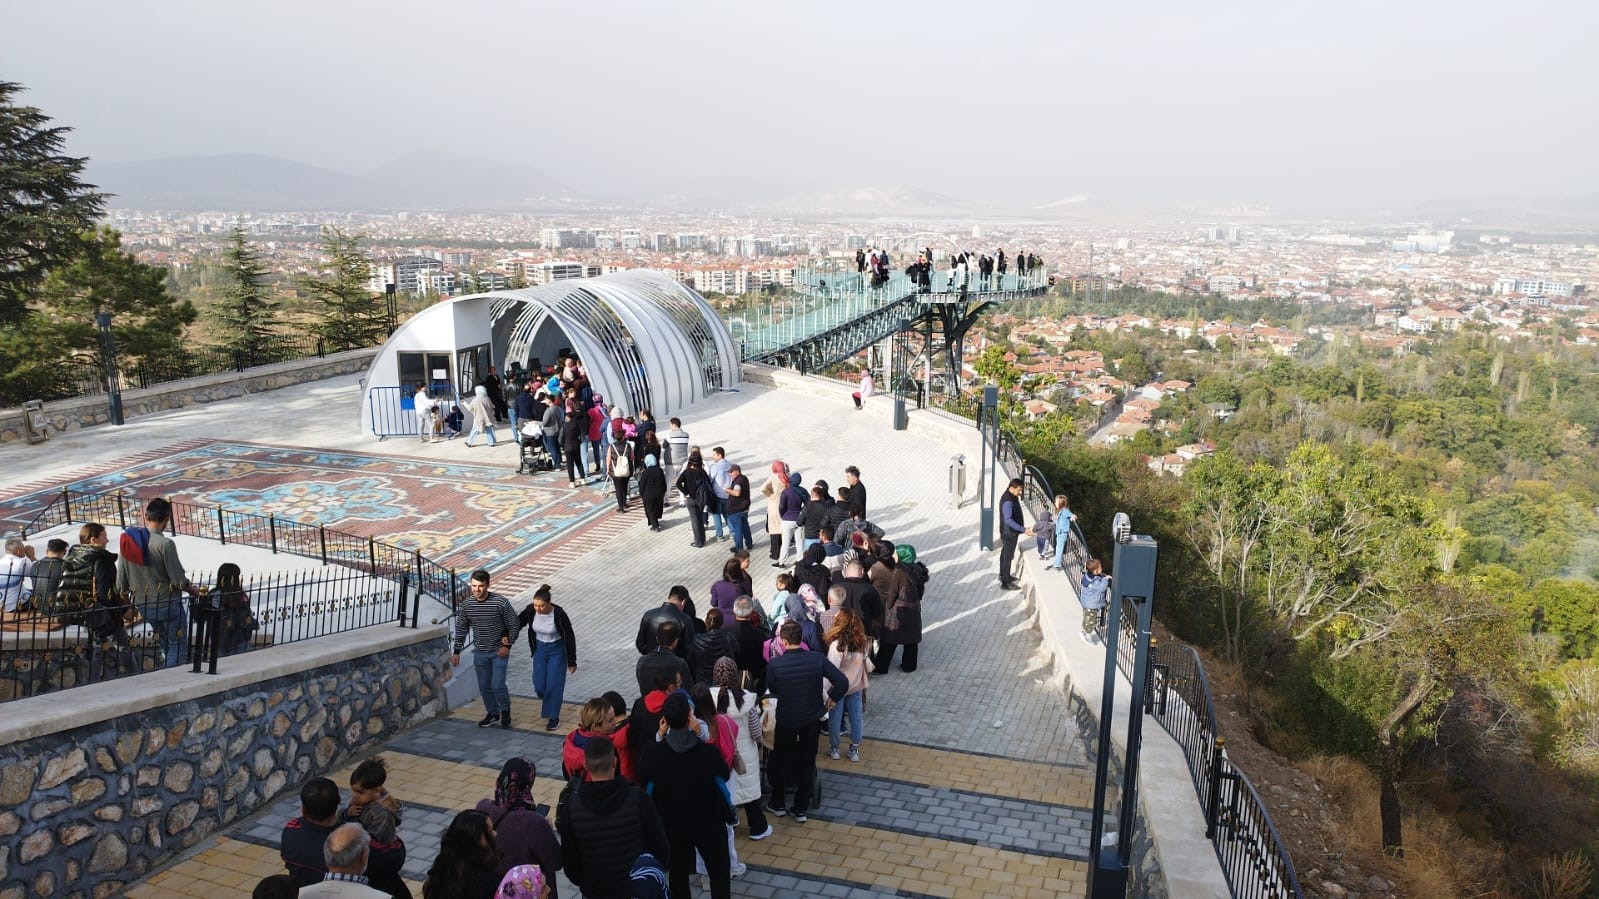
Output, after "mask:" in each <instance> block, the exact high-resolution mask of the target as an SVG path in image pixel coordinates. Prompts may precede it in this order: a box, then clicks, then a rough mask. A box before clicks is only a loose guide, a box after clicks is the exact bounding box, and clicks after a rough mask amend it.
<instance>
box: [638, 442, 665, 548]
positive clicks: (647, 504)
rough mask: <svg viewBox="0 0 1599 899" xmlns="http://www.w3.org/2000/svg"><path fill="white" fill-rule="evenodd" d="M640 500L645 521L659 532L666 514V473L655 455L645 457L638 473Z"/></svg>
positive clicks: (653, 529) (650, 454)
mask: <svg viewBox="0 0 1599 899" xmlns="http://www.w3.org/2000/svg"><path fill="white" fill-rule="evenodd" d="M652 436H653V432H652ZM638 498H639V501H640V502H642V503H643V504H644V520H645V521H646V522H648V523H649V526H650V530H652V531H659V530H660V529H661V516H662V515H663V514H665V512H666V471H665V470H663V469H662V468H661V462H660V459H659V458H657V456H656V454H655V453H648V454H646V455H645V456H644V469H643V470H642V471H640V472H639V473H638Z"/></svg>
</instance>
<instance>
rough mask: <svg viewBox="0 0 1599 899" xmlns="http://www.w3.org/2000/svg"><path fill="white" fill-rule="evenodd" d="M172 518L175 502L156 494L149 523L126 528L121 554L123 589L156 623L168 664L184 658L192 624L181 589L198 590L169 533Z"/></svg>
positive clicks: (149, 510)
mask: <svg viewBox="0 0 1599 899" xmlns="http://www.w3.org/2000/svg"><path fill="white" fill-rule="evenodd" d="M171 524H172V504H171V503H170V502H167V501H166V500H165V499H162V498H161V497H159V496H158V497H156V498H155V499H152V500H150V502H149V503H148V504H146V505H145V507H144V526H143V527H133V528H128V529H126V530H124V531H123V532H122V542H121V544H120V545H119V546H118V548H119V549H120V550H121V552H120V553H119V554H118V555H119V557H118V559H117V592H118V593H120V594H122V595H123V596H125V597H127V598H128V599H130V600H132V601H133V602H134V603H135V604H136V605H138V607H139V609H140V612H141V614H143V615H144V620H145V621H148V622H149V623H150V627H151V629H153V630H154V631H155V635H156V642H157V643H158V644H159V645H160V646H161V648H162V653H163V662H162V664H163V665H164V666H165V667H167V668H174V667H176V666H177V665H178V663H179V662H180V661H182V659H183V644H184V634H186V633H188V629H189V616H188V613H187V612H186V611H185V610H184V608H183V602H182V601H181V599H180V597H179V595H178V594H179V593H193V592H194V585H193V584H191V583H189V577H188V575H187V574H185V573H184V570H183V561H182V560H180V559H179V558H178V545H177V544H176V543H173V542H172V538H171V537H168V536H167V534H166V531H167V528H168V527H170V526H171Z"/></svg>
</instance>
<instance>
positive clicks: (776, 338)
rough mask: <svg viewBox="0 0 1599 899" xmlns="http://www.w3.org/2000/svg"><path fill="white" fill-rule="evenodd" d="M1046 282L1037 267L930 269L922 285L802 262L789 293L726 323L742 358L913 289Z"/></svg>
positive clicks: (944, 296) (905, 296)
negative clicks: (1023, 270) (986, 271)
mask: <svg viewBox="0 0 1599 899" xmlns="http://www.w3.org/2000/svg"><path fill="white" fill-rule="evenodd" d="M1048 284H1049V280H1048V276H1047V275H1045V274H1044V271H1043V269H1041V268H1040V269H1036V270H1034V271H1033V272H1032V273H1031V274H1028V275H1017V274H1014V273H1010V274H1006V275H1003V276H1001V275H999V274H994V275H990V276H988V277H986V278H985V277H982V276H980V275H977V274H973V273H970V272H967V273H965V274H964V275H963V276H961V277H957V276H956V274H955V273H954V272H953V271H951V270H949V269H940V270H936V271H933V272H931V273H930V275H929V278H928V279H927V283H926V285H925V286H924V285H923V284H922V283H921V281H920V280H919V279H916V278H913V277H911V276H910V275H907V274H906V273H905V272H904V271H897V272H891V273H889V275H888V277H887V278H886V279H885V280H883V281H881V282H878V281H876V279H874V278H873V276H872V273H871V272H865V273H859V272H855V271H853V270H844V269H828V268H802V269H799V270H798V271H796V272H795V274H794V293H793V294H792V295H790V296H785V297H778V298H774V299H773V300H772V301H771V302H769V303H768V304H766V305H765V306H760V307H756V308H754V309H751V310H747V311H745V312H743V313H741V314H738V315H735V316H733V317H731V318H730V320H729V322H728V325H729V328H730V329H731V331H732V332H733V338H734V340H737V341H739V343H740V345H741V347H742V351H743V352H742V354H743V357H744V358H746V359H748V358H750V357H752V356H759V355H761V354H763V353H768V352H771V351H772V350H776V349H780V348H782V347H787V346H793V345H794V344H796V343H800V342H802V341H804V340H806V339H808V338H811V337H813V336H815V335H818V334H822V333H825V332H827V331H831V330H833V329H834V328H838V327H841V326H843V325H845V324H847V323H849V322H852V321H854V320H856V319H858V318H861V317H863V316H865V315H868V314H870V313H872V312H876V311H878V310H881V309H883V308H885V307H888V306H892V305H894V304H896V303H900V302H903V301H906V300H909V299H913V298H915V297H916V296H918V295H922V296H926V297H928V298H929V301H930V302H931V301H935V300H936V301H943V302H948V301H951V300H952V299H953V298H955V297H961V296H964V297H965V298H967V299H980V298H982V297H983V296H995V297H998V296H1003V295H1006V294H1011V293H1018V292H1030V291H1037V290H1042V289H1043V288H1045V287H1047V286H1048Z"/></svg>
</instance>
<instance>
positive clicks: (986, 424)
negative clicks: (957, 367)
mask: <svg viewBox="0 0 1599 899" xmlns="http://www.w3.org/2000/svg"><path fill="white" fill-rule="evenodd" d="M977 426H978V428H980V429H982V430H981V434H982V436H981V439H980V440H979V442H980V443H981V444H982V445H983V446H982V455H981V456H980V458H979V462H978V466H977V504H978V505H977V508H978V524H977V546H978V548H979V549H983V550H990V549H993V548H994V485H995V484H996V483H998V479H997V478H996V477H995V474H994V471H993V469H995V468H997V467H999V459H998V456H999V388H998V387H995V386H993V385H989V386H987V387H984V388H983V405H982V408H980V409H978V410H977ZM989 440H993V441H994V448H993V450H990V449H989V448H988V441H989Z"/></svg>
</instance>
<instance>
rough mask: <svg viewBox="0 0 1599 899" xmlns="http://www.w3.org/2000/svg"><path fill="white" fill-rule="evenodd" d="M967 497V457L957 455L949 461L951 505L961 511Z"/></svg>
mask: <svg viewBox="0 0 1599 899" xmlns="http://www.w3.org/2000/svg"><path fill="white" fill-rule="evenodd" d="M965 497H966V456H965V455H963V454H961V453H956V454H955V455H954V456H951V457H950V460H949V504H950V506H951V508H955V509H959V508H960V507H961V503H962V502H963V501H964V500H965Z"/></svg>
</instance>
